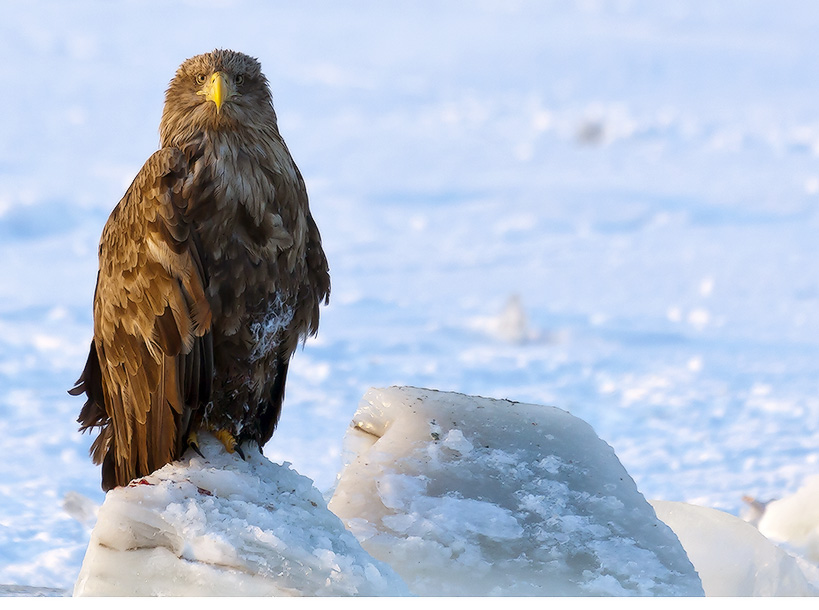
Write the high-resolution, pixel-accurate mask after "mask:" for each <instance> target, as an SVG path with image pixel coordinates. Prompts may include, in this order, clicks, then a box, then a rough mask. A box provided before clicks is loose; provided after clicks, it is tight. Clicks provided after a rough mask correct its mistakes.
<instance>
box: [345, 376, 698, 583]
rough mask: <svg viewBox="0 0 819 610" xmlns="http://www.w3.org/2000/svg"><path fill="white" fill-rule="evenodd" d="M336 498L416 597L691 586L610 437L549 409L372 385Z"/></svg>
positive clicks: (691, 573) (677, 550)
mask: <svg viewBox="0 0 819 610" xmlns="http://www.w3.org/2000/svg"><path fill="white" fill-rule="evenodd" d="M345 445H346V449H347V451H348V452H349V456H348V465H347V466H346V467H345V468H344V470H343V471H342V473H341V475H340V478H339V481H338V484H337V487H336V490H335V492H334V495H333V497H332V499H331V501H330V503H329V507H330V509H331V510H332V511H333V512H335V513H336V514H337V515H339V516H340V517H341V518H342V519H343V520H344V521H345V523H346V524H347V527H348V528H349V529H350V530H351V531H352V532H353V533H355V535H356V537H357V538H358V539H359V540H360V541H361V544H362V546H363V547H364V548H365V549H367V550H368V551H369V552H370V553H371V554H372V555H373V556H374V557H376V558H378V559H381V560H382V561H384V562H386V563H389V564H390V565H391V566H392V567H393V568H394V569H395V570H396V571H397V572H398V573H399V574H400V575H401V576H402V577H403V579H404V581H405V582H406V583H407V584H408V586H409V588H410V590H411V591H412V592H413V593H415V594H417V595H510V596H511V595H550V596H556V595H617V596H652V595H654V596H659V595H662V596H694V595H702V594H703V590H702V585H701V583H700V579H699V577H698V576H697V573H696V572H695V570H694V568H693V566H692V565H691V562H690V561H689V560H688V557H687V556H686V554H685V551H684V550H683V547H682V546H681V545H680V542H679V540H678V539H677V537H676V536H675V535H674V533H673V532H672V531H671V529H669V528H668V527H667V526H666V525H665V524H664V523H662V522H661V521H659V520H658V519H657V518H656V516H655V513H654V509H653V508H652V507H651V506H650V505H649V504H648V502H646V500H645V498H644V497H643V496H642V495H641V494H640V492H639V491H638V490H637V487H636V485H635V484H634V481H633V480H632V479H631V477H630V476H629V475H628V473H627V472H626V471H625V469H624V468H623V466H622V465H621V464H620V462H619V460H618V459H617V457H616V456H615V454H614V451H613V450H612V448H611V447H610V446H609V445H607V444H606V443H605V442H603V441H602V440H600V439H599V438H598V437H597V435H596V434H595V433H594V431H593V430H592V429H591V427H590V426H589V425H588V424H586V423H585V422H583V421H582V420H580V419H578V418H576V417H573V416H572V415H570V414H569V413H566V412H565V411H561V410H560V409H556V408H553V407H545V406H538V405H532V404H521V403H514V402H509V401H505V400H492V399H488V398H480V397H473V396H464V395H461V394H453V393H444V392H436V391H432V390H423V389H416V388H407V387H392V388H388V389H372V390H370V391H368V392H367V394H366V395H365V396H364V398H363V400H362V402H361V404H360V406H359V409H358V411H357V413H356V415H355V418H354V420H353V422H352V424H351V428H350V429H349V431H348V433H347V436H346V438H345Z"/></svg>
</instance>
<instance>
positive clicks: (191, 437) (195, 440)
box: [187, 432, 205, 458]
mask: <svg viewBox="0 0 819 610" xmlns="http://www.w3.org/2000/svg"><path fill="white" fill-rule="evenodd" d="M187 444H188V447H190V448H191V449H193V450H194V451H196V453H198V454H199V457H202V458H204V457H205V456H204V455H202V451H201V450H200V449H199V437H198V436H197V435H196V432H191V433H189V434H188V438H187Z"/></svg>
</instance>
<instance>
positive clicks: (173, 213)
mask: <svg viewBox="0 0 819 610" xmlns="http://www.w3.org/2000/svg"><path fill="white" fill-rule="evenodd" d="M159 130H160V146H161V148H160V150H158V151H157V152H156V153H154V154H153V155H152V156H151V157H150V158H149V159H148V161H146V163H145V165H144V166H143V167H142V169H141V170H140V171H139V173H138V174H137V176H136V178H135V179H134V182H133V183H132V184H131V186H130V187H129V188H128V191H127V192H126V193H125V196H124V197H123V198H122V200H121V201H120V202H119V204H118V205H117V206H116V208H114V211H113V212H112V213H111V216H110V218H109V219H108V222H107V223H106V225H105V228H104V230H103V233H102V238H101V240H100V248H99V262H100V268H99V274H98V276H97V287H96V292H95V295H94V340H93V342H92V344H91V352H90V354H89V356H88V361H87V363H86V365H85V370H84V371H83V373H82V376H81V377H80V379H79V380H78V381H77V385H76V387H74V388H73V389H72V390H71V393H72V394H74V395H78V394H81V393H83V392H85V394H86V395H87V401H86V403H85V405H84V406H83V408H82V411H81V413H80V417H79V420H78V421H79V423H80V424H81V427H80V430H83V431H85V430H88V429H90V428H93V427H100V428H101V430H100V434H99V436H98V437H97V439H96V440H95V441H94V443H93V445H92V448H91V453H92V457H93V459H94V461H95V462H96V463H98V464H102V487H103V489H105V490H108V489H111V488H113V487H115V486H118V485H127V484H128V483H129V481H131V480H132V479H134V478H137V477H140V476H144V475H147V474H150V473H151V472H153V471H154V470H156V469H157V468H160V467H162V466H163V465H165V464H167V463H169V462H171V461H173V460H176V459H179V458H180V457H181V455H182V453H183V452H184V451H185V449H186V448H187V446H188V444H192V443H193V439H194V438H195V437H193V436H191V433H196V431H198V430H200V429H207V430H210V431H213V432H217V433H218V434H220V435H222V439H223V442H224V443H225V446H226V448H227V449H228V450H229V451H232V450H233V449H234V448H238V447H239V446H240V444H241V443H242V442H244V441H248V440H249V441H254V442H256V443H257V444H258V446H259V447H260V448H261V447H262V446H263V445H264V444H265V443H266V442H267V441H268V440H269V439H270V437H271V436H272V434H273V431H274V429H275V427H276V424H277V422H278V419H279V413H280V410H281V403H282V400H283V398H284V385H285V378H286V375H287V367H288V363H289V361H290V357H291V355H292V354H293V351H294V350H295V349H296V347H297V345H298V343H299V342H300V340H302V339H304V338H305V337H306V336H308V335H311V334H314V333H315V332H316V331H317V329H318V322H319V305H320V304H321V302H326V301H327V299H328V297H329V293H330V278H329V274H328V268H327V260H326V258H325V256H324V252H323V250H322V247H321V238H320V236H319V232H318V229H317V228H316V224H315V222H314V221H313V218H312V216H311V214H310V210H309V208H308V203H307V191H306V189H305V186H304V181H303V179H302V177H301V174H300V173H299V170H298V168H297V167H296V165H295V163H294V162H293V159H292V158H291V156H290V153H289V152H288V150H287V147H286V146H285V143H284V141H283V140H282V137H281V136H280V135H279V131H278V127H277V123H276V114H275V112H274V110H273V105H272V101H271V95H270V90H269V88H268V85H267V80H266V78H265V77H264V75H263V74H262V73H261V67H260V65H259V63H258V62H257V61H256V60H255V59H253V58H251V57H248V56H247V55H243V54H241V53H236V52H233V51H222V50H217V51H213V52H212V53H206V54H204V55H198V56H196V57H193V58H191V59H188V60H187V61H185V62H184V63H183V64H182V65H181V66H180V67H179V70H178V71H177V73H176V76H175V77H174V79H173V80H172V81H171V84H170V86H169V88H168V90H167V93H166V97H165V109H164V112H163V114H162V121H161V124H160V129H159ZM225 433H227V434H225ZM234 441H235V443H234Z"/></svg>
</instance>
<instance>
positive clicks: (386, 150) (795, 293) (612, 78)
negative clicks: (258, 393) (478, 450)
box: [0, 0, 819, 591]
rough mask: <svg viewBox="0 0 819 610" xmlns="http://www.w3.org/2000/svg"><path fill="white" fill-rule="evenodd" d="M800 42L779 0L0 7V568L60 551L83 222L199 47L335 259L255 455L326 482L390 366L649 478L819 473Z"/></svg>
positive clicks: (811, 201) (810, 100)
mask: <svg viewBox="0 0 819 610" xmlns="http://www.w3.org/2000/svg"><path fill="white" fill-rule="evenodd" d="M817 31H819V6H815V5H814V4H812V3H806V2H799V1H796V0H783V1H781V2H776V3H771V2H764V1H762V0H751V1H748V0H734V1H731V0H728V1H725V2H720V3H710V2H697V1H695V0H672V1H668V2H661V3H660V2H652V1H651V0H633V1H629V0H611V1H605V0H599V1H595V0H586V1H578V2H576V3H568V2H561V1H558V0H554V1H535V0H532V1H530V2H526V1H512V2H509V1H506V2H500V1H496V2H489V1H484V2H467V1H463V2H457V1H454V0H453V1H451V2H446V3H441V2H434V1H432V0H422V1H420V2H418V1H416V2H400V3H393V2H390V3H369V2H345V3H335V2H330V1H323V2H320V1H318V0H317V1H315V2H306V3H285V2H264V3H262V2H250V1H244V2H242V1H238V0H237V1H228V0H222V1H216V0H214V1H212V2H206V1H200V2H195V3H194V2H183V1H177V2H173V1H171V2H167V1H166V2H159V1H156V0H153V1H149V2H136V1H128V2H119V3H104V4H103V3H99V2H92V1H83V0H80V1H77V2H71V3H66V2H61V1H59V0H53V1H50V2H48V1H43V0H35V1H31V2H26V3H22V2H21V3H12V2H6V3H4V4H3V5H2V7H0V51H2V56H3V62H2V65H0V75H2V77H3V78H2V82H4V83H5V84H6V87H5V89H4V95H3V104H2V113H0V261H2V265H0V454H2V455H3V458H4V459H3V460H2V461H0V585H6V584H7V585H15V586H17V587H52V588H57V589H70V588H71V587H72V586H73V583H74V581H75V580H76V578H77V575H78V573H79V569H80V565H81V563H82V558H83V554H84V552H85V548H86V546H87V544H88V540H89V536H90V524H91V523H92V522H93V506H94V505H95V504H96V505H98V504H101V503H102V499H103V496H102V492H101V491H100V490H99V472H98V469H97V468H96V467H94V466H93V465H92V464H91V463H90V461H89V460H88V458H87V449H88V446H89V445H90V442H91V438H90V437H88V436H80V435H78V434H77V432H76V423H75V419H76V415H77V413H78V412H79V408H80V404H81V402H82V401H81V400H79V399H74V398H71V397H70V396H68V395H67V394H66V393H65V390H66V389H67V388H69V387H71V385H72V384H73V382H74V380H75V379H76V378H77V377H78V375H79V373H80V371H81V369H82V365H83V362H84V358H85V355H86V353H87V349H88V341H89V340H90V336H91V307H90V303H91V297H92V292H93V285H94V276H95V272H96V245H97V242H98V239H99V234H100V231H101V228H102V225H103V223H104V222H105V219H106V218H107V215H108V213H109V212H110V209H111V208H112V207H113V205H114V204H115V203H116V201H117V200H118V199H119V197H120V196H121V195H122V193H123V191H124V189H125V187H126V186H127V184H128V183H129V182H130V180H131V179H132V178H133V176H134V174H135V173H136V171H137V170H138V169H139V167H140V166H141V164H142V163H143V161H144V160H145V159H146V158H147V157H148V155H149V154H150V153H151V152H152V151H153V150H154V149H155V147H156V144H157V139H158V136H157V126H158V123H159V117H160V113H161V105H162V97H163V93H164V89H165V87H166V85H167V83H168V81H169V80H170V78H171V76H172V75H173V72H174V70H175V69H176V67H177V66H178V64H179V63H180V62H181V61H182V60H183V59H185V58H186V57H189V56H191V55H194V54H196V53H200V52H202V51H206V50H210V49H212V48H214V47H232V48H236V49H238V50H242V51H244V52H247V53H250V54H252V55H255V56H257V57H258V58H259V59H260V60H261V62H262V65H263V67H264V69H265V72H266V74H267V76H268V78H269V80H270V82H271V86H272V88H273V92H274V101H275V103H276V108H277V111H278V114H279V120H280V126H281V129H282V132H283V134H284V136H285V138H286V140H287V142H288V145H289V147H290V149H291V151H292V152H293V155H294V157H295V158H296V161H297V163H298V164H299V166H300V167H301V169H302V172H303V173H304V175H305V179H306V181H307V184H308V188H309V191H310V194H311V202H312V203H311V206H312V209H313V211H314V215H315V217H316V219H317V222H318V223H319V226H320V228H321V231H322V235H323V238H324V243H325V248H326V251H327V253H328V257H329V259H330V265H331V274H332V278H333V295H332V302H331V305H330V306H329V307H328V308H326V309H325V311H324V315H323V319H322V325H321V330H320V333H319V336H318V338H317V339H316V340H314V341H310V342H308V344H307V346H306V347H305V349H304V350H303V351H301V352H299V353H298V354H297V355H296V357H295V359H294V361H293V367H292V373H291V376H290V379H289V386H288V395H287V400H286V403H285V409H284V413H283V417H282V422H281V426H280V428H279V431H278V432H277V434H276V436H275V437H274V439H273V441H271V443H270V444H268V446H267V447H266V451H265V453H266V455H267V456H268V457H271V458H273V459H274V460H279V461H288V462H291V463H292V464H293V467H294V469H295V470H296V471H298V472H299V473H301V474H303V475H306V476H308V477H310V478H312V479H313V480H314V481H315V482H316V485H317V487H318V488H319V489H321V490H328V489H329V488H330V487H331V486H332V485H333V483H334V479H335V476H336V473H337V472H338V470H339V467H340V466H341V445H342V439H343V436H344V433H345V430H346V428H347V425H348V423H349V421H350V419H351V417H352V416H353V414H354V413H355V410H356V408H357V405H358V402H359V400H360V398H361V397H362V395H363V394H364V393H365V391H366V390H367V389H368V388H369V387H372V386H375V387H383V386H389V385H394V384H399V385H414V386H422V387H431V388H437V389H441V390H453V391H459V392H463V393H467V394H474V395H483V396H492V397H496V398H510V399H513V400H519V401H525V402H531V403H537V404H553V405H555V406H557V407H560V408H561V409H564V410H567V411H570V412H571V413H572V414H574V415H576V416H577V417H580V418H581V419H583V420H585V421H586V422H588V423H589V424H591V426H592V427H593V428H594V430H595V432H596V433H597V435H599V437H600V438H602V439H604V440H605V441H606V442H608V443H609V444H610V445H611V446H612V447H613V448H614V450H615V452H616V454H617V456H618V457H619V459H620V461H621V462H622V464H623V466H624V467H625V468H626V470H627V471H628V473H629V474H630V475H631V476H632V477H633V478H634V480H635V482H636V484H637V487H638V488H639V490H640V491H641V492H642V493H643V494H644V495H645V496H646V497H647V498H649V499H651V500H664V501H685V502H690V503H692V504H698V505H701V506H705V507H710V508H716V509H720V510H723V511H726V512H729V513H732V514H735V515H738V514H740V513H741V512H742V511H743V509H744V503H743V500H742V497H743V496H746V495H747V496H751V497H754V498H757V499H759V500H761V501H767V500H770V499H774V498H782V497H785V496H790V495H793V494H794V493H795V492H796V491H797V490H798V489H799V488H800V487H801V486H802V484H803V483H804V482H805V481H807V479H808V478H809V477H810V476H811V475H814V474H816V471H817V469H819V239H817V238H816V236H817V235H819V62H817V61H816V58H817V57H819V39H817V38H816V32H817ZM78 494H79V495H78ZM83 498H88V499H90V502H86V501H84V500H83ZM64 506H65V508H64ZM71 515H75V516H77V517H79V519H77V518H74V517H72V516H71ZM15 590H16V591H25V589H19V588H18V589H15Z"/></svg>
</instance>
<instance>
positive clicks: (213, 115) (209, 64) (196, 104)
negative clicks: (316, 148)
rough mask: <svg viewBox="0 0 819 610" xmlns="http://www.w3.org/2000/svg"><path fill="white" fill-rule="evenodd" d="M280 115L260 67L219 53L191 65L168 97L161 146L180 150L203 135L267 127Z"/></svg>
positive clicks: (183, 69) (180, 73)
mask: <svg viewBox="0 0 819 610" xmlns="http://www.w3.org/2000/svg"><path fill="white" fill-rule="evenodd" d="M275 124H276V114H275V112H274V110H273V102H272V98H271V94H270V89H269V87H268V84H267V79H266V78H265V76H264V74H262V67H261V65H260V64H259V62H258V61H257V60H256V59H254V58H253V57H250V56H248V55H245V54H244V53H238V52H236V51H228V50H221V49H220V50H215V51H212V52H210V53H203V54H202V55H197V56H195V57H191V58H190V59H188V60H186V61H185V62H184V63H183V64H182V65H181V66H179V69H178V70H177V71H176V75H175V76H174V78H173V80H172V81H171V84H170V85H169V86H168V90H167V91H166V93H165V109H164V110H163V112H162V122H161V123H160V126H159V133H160V140H161V145H162V146H181V145H182V144H184V143H186V142H188V141H190V140H191V139H193V138H195V137H196V136H197V134H201V133H202V132H203V131H225V130H233V131H238V130H242V129H243V128H252V127H254V126H262V125H267V126H268V127H273V128H274V129H275Z"/></svg>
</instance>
